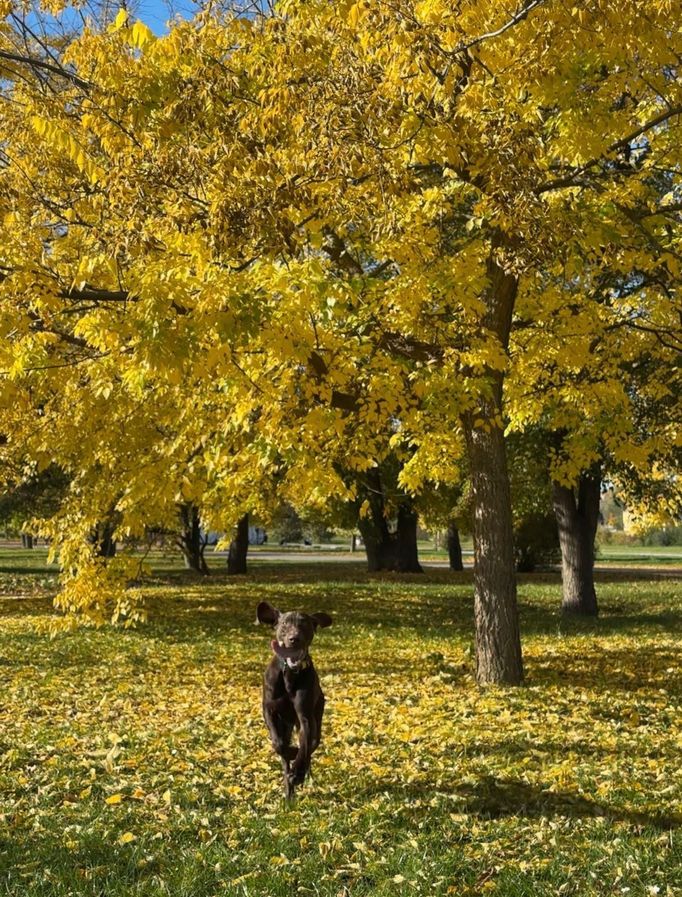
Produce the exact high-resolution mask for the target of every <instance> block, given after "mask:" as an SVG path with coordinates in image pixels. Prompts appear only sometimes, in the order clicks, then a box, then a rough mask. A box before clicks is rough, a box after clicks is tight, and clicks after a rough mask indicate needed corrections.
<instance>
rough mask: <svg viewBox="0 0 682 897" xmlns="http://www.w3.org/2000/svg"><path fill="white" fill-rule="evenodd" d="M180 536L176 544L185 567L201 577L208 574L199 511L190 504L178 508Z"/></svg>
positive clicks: (204, 541)
mask: <svg viewBox="0 0 682 897" xmlns="http://www.w3.org/2000/svg"><path fill="white" fill-rule="evenodd" d="M180 524H181V530H180V536H179V539H178V544H179V546H180V550H181V551H182V556H183V559H184V561H185V567H186V568H187V569H188V570H193V571H194V572H195V573H201V574H202V576H205V575H206V574H208V572H209V570H208V565H207V563H206V560H205V558H204V549H205V548H206V539H205V538H204V536H203V534H202V532H201V525H200V522H199V510H198V508H197V507H196V505H193V504H191V503H188V504H184V505H181V506H180Z"/></svg>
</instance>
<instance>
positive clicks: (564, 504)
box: [552, 467, 601, 617]
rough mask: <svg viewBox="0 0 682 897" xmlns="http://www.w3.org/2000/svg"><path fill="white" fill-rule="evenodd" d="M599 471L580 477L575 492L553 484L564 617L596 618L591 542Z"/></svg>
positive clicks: (595, 520) (597, 611)
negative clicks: (566, 615)
mask: <svg viewBox="0 0 682 897" xmlns="http://www.w3.org/2000/svg"><path fill="white" fill-rule="evenodd" d="M600 496H601V469H600V468H599V467H595V468H594V469H593V470H590V471H588V472H587V473H583V474H581V476H580V480H579V481H578V485H577V488H573V489H572V488H570V487H568V486H563V485H560V484H559V483H552V501H553V504H554V513H555V514H556V519H557V526H558V527H559V544H560V546H561V585H562V592H563V599H562V603H561V609H562V611H563V612H564V613H570V614H579V615H581V616H587V617H596V616H597V614H598V613H599V607H598V604H597V592H596V590H595V587H594V539H595V536H596V533H597V523H598V522H599V499H600Z"/></svg>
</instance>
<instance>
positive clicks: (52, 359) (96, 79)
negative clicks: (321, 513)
mask: <svg viewBox="0 0 682 897" xmlns="http://www.w3.org/2000/svg"><path fill="white" fill-rule="evenodd" d="M679 13H680V4H679V3H675V2H663V0H658V2H654V0H645V2H641V0H639V2H635V0H630V2H628V0H626V2H623V3H618V4H616V3H615V2H612V0H604V2H601V3H596V4H595V3H579V4H576V5H574V6H564V5H561V4H558V3H556V2H552V0H528V2H526V3H521V4H520V5H519V6H517V8H516V9H515V10H514V11H510V10H507V9H504V8H502V7H501V6H500V5H499V4H497V3H492V2H465V3H461V4H457V5H456V6H454V7H453V6H452V4H448V3H445V2H440V0H423V2H412V0H410V2H407V0H397V2H395V3H392V4H390V5H388V4H381V3H370V2H357V3H352V2H345V3H336V4H329V3H327V2H321V0H312V2H311V0H306V2H303V0H282V2H281V3H280V4H279V5H278V6H277V7H276V8H275V10H274V12H273V14H272V15H270V16H268V17H267V18H266V17H253V18H244V17H240V16H238V15H234V16H225V17H223V16H218V15H212V14H211V13H210V12H206V13H203V14H202V15H200V16H199V17H198V19H197V20H196V21H195V22H190V23H177V24H175V25H174V26H173V27H172V28H171V29H170V31H169V33H168V34H167V35H165V36H163V37H161V38H154V36H153V35H152V34H151V32H150V31H149V29H147V28H146V27H145V26H144V25H143V24H142V23H139V22H132V21H130V20H129V19H128V17H127V15H126V14H125V13H122V14H121V15H120V16H119V17H118V18H117V20H116V22H115V24H114V25H113V27H112V28H111V29H109V30H107V31H106V32H104V33H99V32H96V31H94V30H88V29H86V30H85V31H84V32H83V34H82V35H81V36H80V37H79V38H78V39H77V40H75V41H74V42H73V43H71V44H70V45H69V46H68V48H67V49H66V50H65V51H60V52H59V54H57V56H56V58H57V62H55V61H54V60H53V59H49V60H46V59H45V58H40V59H38V60H36V59H35V58H31V56H30V53H24V54H23V56H22V54H17V53H11V52H10V50H9V49H6V47H7V46H8V45H11V43H12V42H11V34H10V31H11V29H10V31H8V29H7V27H6V29H5V31H4V32H3V33H2V40H3V41H4V43H3V45H2V48H0V58H2V59H4V60H5V62H4V63H3V64H4V65H6V72H7V75H8V81H7V86H6V88H5V89H4V94H3V99H4V102H3V105H2V110H3V111H2V115H3V133H4V134H5V135H6V136H5V143H4V145H3V152H4V153H5V154H6V159H5V164H4V167H3V169H2V172H0V203H1V204H2V211H3V218H2V222H3V223H2V242H1V244H0V245H1V247H2V248H1V249H0V265H2V270H3V272H4V278H3V280H2V283H1V284H0V334H1V335H2V344H1V345H0V365H1V368H2V370H3V372H4V374H3V380H2V395H1V397H0V398H1V400H2V407H3V409H5V410H4V412H3V414H4V422H3V425H2V430H3V431H4V432H5V433H6V434H7V439H8V442H7V444H6V446H5V447H4V449H3V452H4V453H5V455H6V456H8V457H13V458H15V459H16V458H17V457H21V458H23V462H22V463H24V464H25V465H33V464H37V465H40V464H45V463H47V462H48V460H52V461H56V462H57V463H58V464H60V466H62V467H63V468H64V469H65V470H67V471H68V472H69V473H70V475H71V476H72V478H73V479H72V488H71V492H70V495H69V498H68V500H67V503H66V505H65V510H64V514H62V515H61V517H59V518H57V520H56V522H55V524H54V526H53V529H52V535H53V537H54V538H55V540H56V541H57V542H58V543H59V544H61V546H62V555H63V558H64V560H65V564H66V568H67V575H71V571H72V570H73V571H77V570H82V569H84V568H85V565H86V562H87V563H90V564H92V559H91V558H90V559H89V560H88V557H87V556H84V555H83V551H84V550H85V549H84V548H83V537H84V535H85V534H86V532H87V531H89V530H90V529H91V528H92V526H93V524H94V523H95V522H96V520H98V519H100V516H101V515H102V514H103V513H109V512H111V510H112V509H114V510H115V511H116V513H117V514H118V515H120V517H119V519H120V523H119V527H120V530H121V532H124V533H128V532H129V533H131V534H133V533H136V532H139V531H140V530H141V528H143V527H144V525H145V524H146V523H147V522H149V521H151V520H152V519H158V518H159V516H162V515H163V514H164V513H168V511H169V509H170V508H172V507H174V505H175V504H176V503H177V502H178V501H179V500H182V499H183V498H184V499H193V500H196V501H198V502H199V503H200V504H201V505H202V507H204V509H205V514H206V519H207V520H211V521H216V522H220V523H222V524H223V525H225V524H226V523H227V522H228V521H229V522H232V521H234V520H236V519H237V516H239V514H241V513H243V511H244V510H247V509H249V508H252V507H257V506H258V503H259V501H261V496H262V494H263V489H262V488H261V487H262V479H261V476H260V473H264V475H266V476H271V475H272V473H273V472H276V474H277V478H278V488H279V489H281V490H283V491H284V492H285V493H286V494H287V495H288V496H289V497H290V499H291V500H292V501H293V502H294V503H297V502H298V503H303V502H313V503H315V502H318V503H322V502H324V501H325V500H326V498H327V497H328V496H329V495H333V494H342V495H343V493H344V490H345V486H344V483H343V480H342V478H341V477H340V476H339V473H338V464H339V462H341V461H342V462H343V464H344V465H345V466H346V468H350V469H355V470H360V471H361V470H364V469H368V468H369V467H371V466H372V465H373V464H375V463H376V462H377V460H380V459H381V457H383V456H384V455H385V453H386V451H387V444H388V447H389V449H393V448H395V447H396V446H401V445H402V446H406V447H409V458H410V460H409V463H408V464H406V465H405V467H404V469H403V472H402V475H401V476H402V486H403V487H404V488H406V489H408V490H410V491H412V492H418V491H419V489H420V487H421V484H422V483H423V482H425V481H426V480H427V479H433V478H434V476H433V472H434V469H435V468H437V469H439V470H441V471H442V478H443V480H446V479H448V478H450V479H454V478H456V471H457V465H458V458H459V457H461V455H462V452H463V446H464V445H465V446H466V450H467V454H468V465H469V469H470V472H471V480H472V501H473V507H474V537H475V551H476V559H475V561H476V563H475V581H476V584H475V592H476V602H475V606H476V646H477V676H478V680H479V682H481V683H483V684H487V683H492V682H500V683H517V682H519V681H520V680H521V678H522V662H521V647H520V638H519V630H518V619H517V609H516V594H515V585H514V576H513V546H512V528H511V508H510V499H509V485H508V475H507V470H506V458H505V446H504V430H505V427H507V426H512V427H521V426H523V422H524V420H530V419H533V418H536V417H538V416H539V415H540V413H541V412H540V410H539V409H540V408H541V406H542V404H543V400H542V399H541V398H540V396H541V395H542V390H540V389H535V391H534V388H535V385H536V382H537V381H535V380H533V379H530V380H528V381H526V380H525V379H524V377H523V375H520V376H516V373H515V372H516V370H517V366H518V371H519V372H520V371H522V370H524V369H525V371H526V372H527V373H529V374H530V375H531V377H538V378H539V377H540V376H541V373H540V372H541V371H542V370H543V367H542V364H541V361H542V359H546V358H547V357H548V356H549V355H553V356H555V360H556V364H557V365H558V366H559V368H560V369H563V368H570V366H571V365H572V364H573V362H574V353H575V344H574V343H572V342H571V340H569V339H565V338H564V339H562V338H560V336H561V333H562V332H563V326H564V323H566V322H569V323H570V321H571V320H572V319H573V321H574V323H575V324H576V326H577V327H578V328H585V327H591V326H592V325H593V323H594V322H595V321H596V322H597V326H598V327H599V328H604V327H608V326H609V322H608V320H607V319H606V318H605V319H604V320H601V319H599V316H598V315H595V314H594V312H593V306H592V305H591V304H590V297H589V291H586V290H583V289H576V288H575V284H576V283H577V282H579V281H580V280H581V279H584V278H585V277H586V273H585V272H586V271H587V269H588V268H589V269H590V270H593V269H595V268H596V267H598V266H604V267H614V268H615V269H616V270H617V271H622V270H623V268H624V267H627V269H628V270H633V269H635V268H636V269H637V270H641V271H643V272H645V273H646V274H648V275H650V274H653V273H654V272H657V271H659V272H660V271H664V272H665V276H666V278H667V289H668V290H670V291H674V289H675V286H676V278H677V277H678V274H679V269H678V268H677V252H676V248H675V246H676V242H675V241H676V233H677V227H678V220H677V210H676V206H677V199H678V193H677V191H678V189H679V188H678V175H677V170H678V167H679V153H680V149H679V148H680V145H681V144H680V139H679V137H680V134H679V127H680V124H679V119H680V112H681V111H682V94H681V91H680V85H679V83H678V79H677V76H676V74H675V72H676V69H675V66H676V60H677V58H678V57H679V54H680V52H682V46H681V44H682V37H681V36H680V35H679V34H677V32H676V31H674V29H670V27H669V23H670V21H674V20H675V17H676V16H678V17H679ZM8 34H10V36H8ZM2 54H4V55H2ZM17 55H18V56H20V58H19V59H16V58H14V57H16V56H17ZM10 56H12V57H13V58H12V59H10V58H9V57H10ZM7 67H8V68H7ZM662 168H663V169H665V170H666V172H668V175H667V176H668V177H669V180H670V185H669V186H670V190H669V191H668V195H667V198H666V196H665V195H661V192H660V189H659V185H658V184H657V183H655V177H654V175H655V173H656V172H658V171H659V169H662ZM643 215H645V216H646V222H645V224H644V227H645V229H647V230H649V232H650V234H651V235H652V239H651V240H650V239H647V238H645V237H643V235H642V222H643V221H644V218H643V217H642V216H643ZM654 232H655V240H653V236H654ZM628 253H629V256H628V255H627V254H628ZM557 284H558V285H557ZM562 285H563V286H562ZM572 286H573V287H574V288H573V289H569V288H570V287H572ZM671 295H674V293H673V294H671ZM649 296H650V298H651V301H652V302H653V303H654V306H655V309H656V314H658V313H659V311H660V310H661V309H662V308H663V306H664V305H665V302H666V301H668V300H667V298H664V297H666V296H667V294H662V293H660V292H659V293H657V292H655V291H652V292H650V293H649ZM670 301H671V303H673V304H674V299H673V300H670ZM557 310H558V311H557ZM564 310H565V311H564ZM557 318H559V319H560V321H561V325H560V326H559V324H558V321H557ZM528 322H530V324H531V325H532V327H533V328H534V336H537V339H535V338H534V339H533V340H531V341H529V342H528V344H527V345H524V343H523V340H522V337H521V336H519V338H518V340H517V338H516V336H514V338H513V341H512V332H514V333H516V331H517V330H518V331H519V334H520V333H521V332H522V326H523V327H525V326H526V325H527V324H528ZM543 333H544V334H545V339H544V340H543V338H542V335H543ZM567 334H568V331H566V332H565V333H564V334H563V335H564V337H565V336H567ZM520 346H523V347H524V349H523V352H521V351H519V349H518V347H520ZM633 351H634V350H633ZM524 366H525V367H524ZM543 376H544V374H543ZM505 381H506V386H505ZM563 383H564V386H565V392H566V396H567V398H566V401H569V399H570V391H571V390H572V389H574V388H575V387H574V384H573V383H572V382H571V378H570V377H569V378H566V379H565V381H563ZM518 390H522V391H523V392H524V393H528V396H529V398H528V399H527V400H524V401H521V400H520V399H519V398H518V396H517V395H516V393H517V392H518ZM534 395H535V396H536V397H537V404H536V405H534V404H533V396H534ZM612 398H613V396H612V394H610V393H609V394H606V399H607V401H611V399H612ZM561 401H564V399H562V400H561ZM386 434H391V436H390V439H387V438H386ZM572 458H573V460H572V461H571V464H572V465H573V468H572V469H573V472H574V473H575V472H577V471H578V470H579V468H580V461H579V455H578V454H574V455H572ZM567 476H568V473H567ZM435 478H436V479H437V478H438V477H435ZM151 484H153V486H151V488H150V485H151ZM75 521H78V523H77V525H75ZM82 583H83V579H82V577H79V576H78V575H76V576H75V578H74V580H73V582H72V584H71V585H72V588H71V591H70V592H69V590H68V589H67V590H66V594H67V595H68V594H72V595H73V594H75V593H76V592H77V593H78V598H77V600H73V601H72V602H71V603H72V604H73V606H74V607H75V608H80V609H81V610H86V609H87V608H88V607H89V603H88V602H89V600H90V599H89V598H88V589H87V588H85V587H83V586H82ZM76 584H77V588H76ZM69 600H70V599H69ZM122 600H123V599H122ZM67 603H68V600H67Z"/></svg>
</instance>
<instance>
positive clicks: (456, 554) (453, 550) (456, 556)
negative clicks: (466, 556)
mask: <svg viewBox="0 0 682 897" xmlns="http://www.w3.org/2000/svg"><path fill="white" fill-rule="evenodd" d="M447 538H448V558H449V560H450V569H451V570H464V562H463V561H462V543H461V542H460V541H459V530H458V529H457V524H456V523H452V522H450V523H449V524H448V537H447Z"/></svg>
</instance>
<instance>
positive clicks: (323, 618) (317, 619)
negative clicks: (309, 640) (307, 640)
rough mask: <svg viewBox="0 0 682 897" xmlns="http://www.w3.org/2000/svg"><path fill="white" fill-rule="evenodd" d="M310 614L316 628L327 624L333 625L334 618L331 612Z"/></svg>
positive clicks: (322, 627) (321, 627)
mask: <svg viewBox="0 0 682 897" xmlns="http://www.w3.org/2000/svg"><path fill="white" fill-rule="evenodd" d="M310 616H311V617H312V618H313V623H314V624H315V628H316V629H317V627H318V626H319V627H320V629H324V628H325V627H326V626H331V625H332V618H331V617H330V616H329V614H311V615H310Z"/></svg>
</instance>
